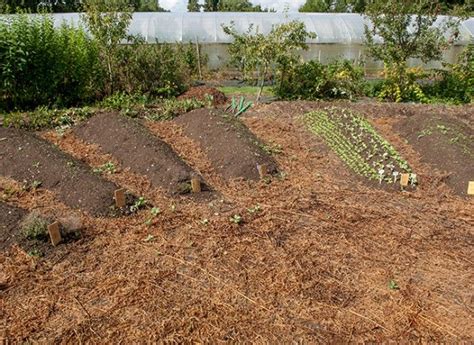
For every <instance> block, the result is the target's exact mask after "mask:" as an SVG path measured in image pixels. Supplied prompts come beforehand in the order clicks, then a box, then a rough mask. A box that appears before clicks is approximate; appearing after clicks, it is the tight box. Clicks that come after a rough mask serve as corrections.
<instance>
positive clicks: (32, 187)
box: [31, 180, 43, 190]
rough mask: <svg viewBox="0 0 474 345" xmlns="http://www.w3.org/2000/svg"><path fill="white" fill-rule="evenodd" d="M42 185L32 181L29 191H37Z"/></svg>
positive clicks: (39, 182)
mask: <svg viewBox="0 0 474 345" xmlns="http://www.w3.org/2000/svg"><path fill="white" fill-rule="evenodd" d="M42 184H43V183H42V182H41V181H36V180H34V181H33V182H31V189H33V190H35V189H38V188H39V187H40V186H41V185H42Z"/></svg>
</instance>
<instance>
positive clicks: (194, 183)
mask: <svg viewBox="0 0 474 345" xmlns="http://www.w3.org/2000/svg"><path fill="white" fill-rule="evenodd" d="M191 189H192V191H193V193H200V192H201V180H200V179H199V178H198V177H196V176H195V177H193V178H192V179H191Z"/></svg>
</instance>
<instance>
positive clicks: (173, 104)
mask: <svg viewBox="0 0 474 345" xmlns="http://www.w3.org/2000/svg"><path fill="white" fill-rule="evenodd" d="M204 106H205V103H204V102H202V101H199V100H197V99H194V98H191V99H182V100H178V99H174V98H171V99H164V100H162V102H161V103H158V104H155V105H153V108H154V109H153V111H152V112H151V113H149V114H148V115H147V116H146V117H147V119H149V120H152V121H164V120H171V119H173V118H174V117H176V116H178V115H180V114H184V113H187V112H189V111H191V110H194V109H199V108H202V107H204Z"/></svg>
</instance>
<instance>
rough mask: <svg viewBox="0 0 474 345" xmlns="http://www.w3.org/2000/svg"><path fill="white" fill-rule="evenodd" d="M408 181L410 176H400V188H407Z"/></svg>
mask: <svg viewBox="0 0 474 345" xmlns="http://www.w3.org/2000/svg"><path fill="white" fill-rule="evenodd" d="M409 179H410V174H401V175H400V184H401V186H402V187H407V186H408V181H409Z"/></svg>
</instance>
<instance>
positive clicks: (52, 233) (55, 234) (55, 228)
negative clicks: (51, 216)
mask: <svg viewBox="0 0 474 345" xmlns="http://www.w3.org/2000/svg"><path fill="white" fill-rule="evenodd" d="M48 233H49V238H50V239H51V243H52V244H53V246H55V247H56V246H57V245H58V244H59V242H61V240H62V238H61V231H60V230H59V222H54V223H52V224H50V225H48Z"/></svg>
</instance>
